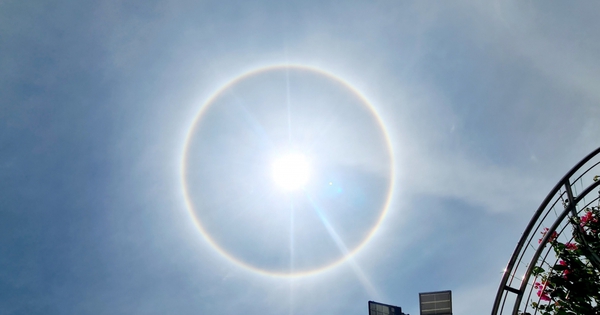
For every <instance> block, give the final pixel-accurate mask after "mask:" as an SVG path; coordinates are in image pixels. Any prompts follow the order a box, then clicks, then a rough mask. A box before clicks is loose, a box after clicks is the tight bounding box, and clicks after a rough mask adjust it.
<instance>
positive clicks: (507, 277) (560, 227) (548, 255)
mask: <svg viewBox="0 0 600 315" xmlns="http://www.w3.org/2000/svg"><path fill="white" fill-rule="evenodd" d="M592 170H594V171H595V172H596V173H597V174H595V173H594V174H592V173H593V172H591V171H592ZM593 175H600V148H597V149H596V150H594V151H593V152H592V153H590V154H588V156H586V157H585V158H584V159H583V160H581V161H580V162H579V163H577V164H576V165H575V166H574V167H573V168H572V169H571V170H570V171H569V172H568V173H567V174H566V175H565V176H564V177H563V178H562V179H561V180H560V181H559V182H558V183H557V184H556V186H554V188H553V189H552V190H551V191H550V193H549V194H548V196H546V198H545V199H544V201H543V202H542V204H541V205H540V207H539V208H538V210H537V211H536V212H535V214H534V215H533V217H532V218H531V221H529V224H528V225H527V227H526V228H525V231H524V232H523V235H522V236H521V239H520V240H519V242H518V243H517V246H516V248H515V250H514V253H513V255H512V256H511V258H510V260H509V262H508V265H507V266H506V268H505V270H504V275H503V276H502V280H501V282H500V287H499V288H498V293H497V295H496V299H495V301H494V306H493V308H492V315H500V314H512V315H517V314H519V312H523V313H526V312H527V310H528V307H529V304H530V303H529V302H530V301H532V292H533V283H534V282H535V281H536V279H535V278H533V279H531V276H532V271H533V269H534V268H535V267H539V266H543V265H548V266H553V265H554V264H549V263H548V261H549V260H552V258H553V257H554V256H553V255H554V254H553V252H552V249H551V246H546V245H547V244H548V242H549V241H550V239H551V238H552V234H553V233H554V232H557V233H559V234H558V235H559V237H561V238H564V237H566V234H567V233H563V232H564V231H565V230H567V229H571V230H573V231H574V232H575V233H578V232H579V229H580V227H579V226H573V225H572V224H570V223H569V221H570V220H569V218H570V217H577V216H578V215H579V214H578V213H579V212H580V211H583V210H584V209H585V208H586V207H588V206H589V205H590V204H592V203H593V202H600V197H599V196H595V197H594V196H591V197H590V196H588V195H590V193H591V192H593V191H594V190H595V189H596V188H598V187H599V186H600V180H597V181H594V180H592V179H591V177H592V176H593ZM573 178H574V179H573ZM584 184H586V185H587V184H589V185H587V186H584ZM578 187H579V191H578ZM590 200H591V201H590ZM546 229H547V230H546ZM538 232H539V233H542V235H543V236H542V238H541V239H539V241H538V242H532V241H533V240H534V238H535V235H538V234H537V233H538ZM571 239H572V238H571ZM571 239H568V240H567V241H570V240H571ZM554 258H556V257H554ZM556 259H557V258H556ZM590 261H591V262H592V263H593V264H594V265H596V266H600V257H598V255H597V254H596V253H590ZM599 269H600V268H599ZM520 271H522V272H523V274H522V278H519V277H518V272H520ZM528 287H529V289H528ZM534 297H536V296H535V295H534ZM524 298H525V299H524ZM537 302H539V299H538V300H537ZM510 304H513V305H514V306H513V307H512V309H510ZM533 311H534V314H535V313H536V312H537V310H533Z"/></svg>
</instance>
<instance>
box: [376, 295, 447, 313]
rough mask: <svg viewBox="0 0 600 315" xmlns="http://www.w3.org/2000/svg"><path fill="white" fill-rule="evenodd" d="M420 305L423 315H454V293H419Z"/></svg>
mask: <svg viewBox="0 0 600 315" xmlns="http://www.w3.org/2000/svg"><path fill="white" fill-rule="evenodd" d="M419 304H420V306H421V315H452V291H449V290H448V291H438V292H425V293H419ZM369 315H370V314H369Z"/></svg>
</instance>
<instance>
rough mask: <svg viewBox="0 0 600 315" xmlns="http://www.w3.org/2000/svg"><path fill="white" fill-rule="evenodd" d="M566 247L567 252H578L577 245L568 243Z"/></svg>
mask: <svg viewBox="0 0 600 315" xmlns="http://www.w3.org/2000/svg"><path fill="white" fill-rule="evenodd" d="M565 247H566V248H567V250H577V244H575V243H567V244H565Z"/></svg>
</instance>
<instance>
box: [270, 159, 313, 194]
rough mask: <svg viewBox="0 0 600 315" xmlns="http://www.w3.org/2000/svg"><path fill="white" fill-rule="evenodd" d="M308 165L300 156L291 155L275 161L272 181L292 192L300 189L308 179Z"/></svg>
mask: <svg viewBox="0 0 600 315" xmlns="http://www.w3.org/2000/svg"><path fill="white" fill-rule="evenodd" d="M309 168H310V167H309V164H308V161H307V159H306V157H305V156H304V155H302V154H297V153H292V154H287V155H284V156H281V157H279V158H277V159H275V161H274V163H273V179H274V180H275V182H276V183H277V185H279V187H281V188H283V189H285V190H288V191H292V190H297V189H300V188H302V187H303V186H304V185H305V184H306V182H308V177H309V171H310V170H309Z"/></svg>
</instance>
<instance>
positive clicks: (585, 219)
mask: <svg viewBox="0 0 600 315" xmlns="http://www.w3.org/2000/svg"><path fill="white" fill-rule="evenodd" d="M571 224H573V226H574V227H575V230H574V232H573V238H572V241H571V242H567V243H562V242H560V241H558V233H556V232H553V233H552V235H550V236H549V237H548V243H549V244H550V245H551V246H552V248H553V250H554V253H555V255H556V257H557V258H558V259H557V262H556V263H555V264H554V266H549V267H550V268H549V269H548V270H546V269H544V268H543V267H535V268H533V275H534V276H536V279H538V281H536V282H535V283H534V285H533V286H534V289H535V290H536V291H537V296H538V297H539V302H532V306H533V308H534V309H537V310H538V311H540V312H541V314H543V315H570V314H586V315H594V314H600V305H599V303H600V268H599V266H600V261H599V260H598V256H597V254H598V253H600V209H599V207H598V206H596V207H590V208H586V209H585V210H584V211H583V216H581V217H574V218H571ZM578 227H580V228H578ZM541 233H542V239H543V237H544V236H545V235H546V234H547V233H548V229H544V230H543V231H542V232H541ZM542 239H540V243H541V241H542Z"/></svg>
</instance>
